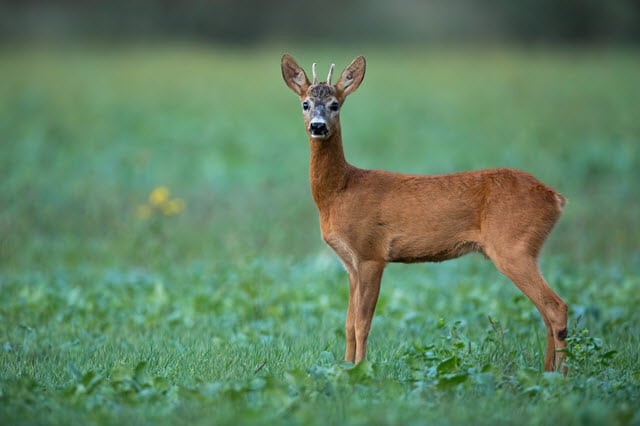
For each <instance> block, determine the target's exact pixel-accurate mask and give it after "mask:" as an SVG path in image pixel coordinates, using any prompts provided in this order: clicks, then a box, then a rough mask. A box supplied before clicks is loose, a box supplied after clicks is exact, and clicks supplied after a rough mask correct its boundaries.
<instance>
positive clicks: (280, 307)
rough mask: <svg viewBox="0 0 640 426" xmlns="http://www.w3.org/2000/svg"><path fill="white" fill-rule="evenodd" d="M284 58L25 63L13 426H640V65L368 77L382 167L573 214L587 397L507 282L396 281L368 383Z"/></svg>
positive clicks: (149, 51)
mask: <svg viewBox="0 0 640 426" xmlns="http://www.w3.org/2000/svg"><path fill="white" fill-rule="evenodd" d="M281 53H282V52H280V51H276V50H273V49H262V50H256V51H244V52H242V53H239V52H238V51H233V52H232V51H217V50H209V49H204V48H194V47H188V48H187V47H185V46H174V47H162V48H145V49H142V48H128V49H122V48H108V49H102V50H83V49H71V50H69V49H49V50H40V49H25V50H22V51H16V50H10V49H7V48H5V49H4V50H2V51H1V52H0V68H1V69H2V70H3V78H2V79H1V80H0V98H1V99H2V102H0V139H1V141H0V154H1V155H0V176H1V178H2V180H1V183H0V206H2V208H1V209H0V324H2V326H0V423H2V424H123V423H124V424H165V423H166V424H175V423H178V422H184V423H188V424H262V423H271V424H273V423H277V424H327V423H329V424H389V423H393V424H405V423H406V424H428V423H435V424H459V423H463V424H464V423H473V424H492V425H494V424H512V423H518V424H554V423H555V424H567V425H578V424H580V425H582V424H622V425H624V424H640V410H639V409H638V406H637V401H638V400H639V399H640V367H639V365H640V363H639V360H640V329H639V328H638V324H639V323H640V317H639V313H638V310H637V306H638V305H639V304H640V292H638V286H639V284H640V251H639V250H638V241H640V229H639V228H638V226H637V225H638V218H639V217H640V202H639V200H640V193H639V190H638V185H637V182H639V181H640V140H639V139H640V121H639V120H638V119H637V118H638V116H640V107H639V105H638V102H637V100H638V99H639V98H640V92H639V90H640V89H639V88H640V73H639V72H638V70H639V69H640V56H638V54H637V53H636V52H633V51H602V50H601V51H566V50H532V51H510V50H496V51H486V50H485V51H482V52H471V51H455V52H452V51H446V52H444V51H429V50H418V49H409V48H408V49H404V50H393V51H391V50H383V49H380V50H376V49H369V50H367V49H365V50H364V51H359V52H352V51H351V50H349V49H342V50H340V49H332V50H331V51H329V50H323V49H313V50H312V49H309V50H308V51H305V53H302V54H299V53H298V52H295V51H293V52H291V53H293V54H295V56H296V58H297V59H299V60H300V63H301V64H305V66H308V65H309V64H310V63H311V62H312V61H318V63H319V67H320V69H322V68H323V67H325V68H326V67H327V66H328V65H329V62H330V61H336V62H338V68H342V67H343V66H344V65H346V64H347V63H348V62H349V61H350V60H351V59H352V58H353V56H355V53H364V54H365V55H366V56H367V59H368V65H369V68H368V71H367V76H366V78H365V81H364V83H363V86H362V87H361V88H360V89H359V91H358V93H357V94H356V95H354V96H353V97H352V98H350V99H349V101H348V102H347V104H346V105H345V107H344V109H343V112H342V115H343V117H342V122H343V135H344V138H345V149H346V155H347V158H348V159H349V160H350V161H351V162H352V163H354V164H356V165H358V166H361V167H370V168H386V169H390V170H395V171H406V172H415V173H445V172H452V171H458V170H464V169H477V168H485V167H497V166H507V167H517V168H522V169H525V170H528V171H530V172H532V173H533V174H534V175H536V176H538V177H539V178H540V179H541V180H542V181H544V182H545V183H548V184H549V185H551V186H553V187H555V188H556V189H558V190H559V191H561V192H562V193H563V194H564V195H566V196H567V198H568V199H569V204H568V206H567V208H566V211H565V214H564V216H563V218H562V219H561V221H560V223H559V224H558V226H557V228H556V230H555V231H554V233H553V234H552V237H551V238H550V240H549V242H548V245H547V247H546V249H545V252H544V253H543V256H542V258H543V261H542V268H543V270H544V272H545V276H546V277H547V279H548V281H549V282H550V283H552V285H553V287H554V288H555V289H556V290H557V291H558V293H559V294H560V295H561V296H562V297H563V298H564V299H565V300H566V301H567V302H568V303H569V305H570V310H571V311H570V323H571V329H570V337H569V344H568V350H567V356H568V370H569V371H568V375H567V376H566V377H564V376H562V375H560V374H557V373H543V372H542V357H543V353H544V343H545V336H544V328H543V325H542V323H541V322H540V319H539V316H538V314H537V312H536V311H535V308H534V307H533V305H531V303H530V302H529V301H528V300H526V299H525V298H524V296H522V295H521V293H519V292H518V291H517V289H515V288H514V286H513V285H511V284H510V283H509V281H508V280H507V279H506V278H504V277H502V276H500V275H499V274H498V273H497V272H496V271H495V269H494V268H493V266H492V265H491V264H490V263H488V262H486V261H485V260H483V259H482V258H481V257H480V256H468V257H466V258H463V259H459V260H455V261H451V262H447V263H443V264H437V265H433V264H427V265H410V266H407V265H391V266H390V267H389V268H388V269H387V271H386V273H385V277H384V279H383V285H382V291H381V296H380V301H379V304H378V308H377V313H376V317H375V319H374V324H373V330H372V334H371V337H370V344H369V354H368V357H369V358H368V361H367V362H365V363H362V364H360V365H358V366H355V367H354V366H352V365H346V364H344V363H343V362H342V361H341V358H342V354H343V350H344V330H343V327H344V324H343V322H344V316H345V309H346V302H347V284H346V276H345V274H344V271H343V270H342V268H341V266H340V264H339V262H338V261H337V259H336V258H335V256H334V255H333V254H332V253H331V252H330V251H329V250H328V249H327V248H325V247H324V246H323V244H322V242H321V241H320V236H319V231H318V225H317V214H316V211H315V206H314V205H313V202H312V199H311V197H310V195H309V190H308V182H307V159H308V147H307V142H306V139H305V136H304V133H303V129H302V121H301V118H300V113H299V105H298V104H297V100H296V98H295V97H294V96H293V95H292V94H291V93H290V91H289V90H288V89H287V88H286V87H285V86H284V83H283V82H282V79H281V76H280V70H279V59H280V54H281Z"/></svg>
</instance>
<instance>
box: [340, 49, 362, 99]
mask: <svg viewBox="0 0 640 426" xmlns="http://www.w3.org/2000/svg"><path fill="white" fill-rule="evenodd" d="M366 66H367V63H366V61H365V59H364V56H358V57H357V58H355V59H354V60H353V62H351V64H350V65H349V66H348V67H347V68H345V70H344V71H342V75H340V78H339V79H338V82H337V83H336V90H337V91H338V94H339V95H340V96H341V97H342V98H346V97H347V95H349V94H351V93H353V92H355V90H356V89H357V88H358V86H360V83H362V80H363V79H364V71H365V68H366Z"/></svg>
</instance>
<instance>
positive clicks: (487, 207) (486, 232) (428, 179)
mask: <svg viewBox="0 0 640 426" xmlns="http://www.w3.org/2000/svg"><path fill="white" fill-rule="evenodd" d="M334 67H335V64H332V65H331V67H330V69H329V74H328V76H327V81H326V82H318V78H317V75H316V64H315V63H314V64H313V66H312V81H309V79H308V77H307V74H306V73H305V71H304V70H303V69H302V68H301V67H300V66H299V65H298V64H297V62H296V61H295V60H294V59H293V57H291V56H290V55H288V54H284V55H283V56H282V58H281V68H282V77H283V78H284V81H285V83H286V85H287V86H288V87H289V88H290V89H291V90H293V92H294V93H295V94H296V95H298V97H299V99H300V103H301V105H302V115H303V118H304V125H305V129H306V133H307V136H308V140H309V147H310V157H309V181H310V187H311V194H312V196H313V200H314V201H315V204H316V207H317V209H318V212H319V218H320V230H321V234H322V238H323V239H324V241H325V242H326V244H327V245H328V246H329V247H330V248H331V249H333V251H334V252H335V253H336V255H337V256H338V257H339V258H340V260H341V261H342V264H343V265H344V268H345V269H346V272H347V275H348V277H349V302H348V306H347V313H346V321H345V337H346V350H345V355H344V360H345V361H346V362H349V363H355V364H357V363H360V362H361V361H363V360H364V359H365V358H366V351H367V339H368V337H369V332H370V330H371V323H372V320H373V316H374V312H375V308H376V304H377V301H378V296H379V293H380V283H381V280H382V275H383V271H384V269H385V267H386V265H387V264H388V263H393V262H396V263H415V262H441V261H445V260H449V259H454V258H457V257H460V256H462V255H465V254H468V253H472V252H479V253H481V254H482V255H484V257H485V258H488V259H489V260H491V261H492V262H493V264H494V265H495V267H496V268H497V269H498V271H499V272H501V273H502V274H504V275H505V276H506V277H508V278H509V279H510V280H511V281H512V282H513V283H514V284H515V285H516V287H517V288H518V289H520V290H521V291H522V293H524V294H525V295H526V296H527V297H528V298H529V300H530V301H531V302H532V303H533V304H534V305H535V307H536V308H537V310H538V312H539V313H540V316H541V317H542V321H543V322H544V325H545V326H546V332H547V335H546V337H547V341H546V352H545V357H544V370H545V371H554V370H556V371H564V372H565V374H566V367H563V366H564V353H563V350H564V349H565V347H566V342H565V339H566V338H567V309H568V307H567V304H566V303H565V302H564V301H563V300H562V299H561V298H560V297H559V296H558V295H557V294H556V293H555V292H554V291H553V290H552V289H551V287H549V285H548V283H547V281H545V279H544V277H543V276H542V274H541V272H540V269H539V266H538V255H539V253H540V250H541V248H542V245H543V243H544V242H545V239H546V238H547V236H548V235H549V233H550V232H551V230H552V228H553V227H554V225H555V223H556V222H557V220H558V218H559V217H560V215H561V213H562V210H563V207H564V206H565V203H566V199H565V197H563V196H562V195H561V194H560V193H558V192H556V191H555V190H554V189H552V188H550V187H548V186H546V185H545V184H543V183H542V182H540V181H539V180H538V179H536V178H535V177H533V176H532V175H531V174H529V173H526V172H524V171H521V170H517V169H509V168H496V169H486V170H478V171H463V172H458V173H451V174H442V175H418V174H401V173H394V172H389V171H384V170H365V169H361V168H358V167H355V166H353V165H351V164H350V163H349V162H347V160H346V159H345V155H344V150H343V145H342V133H341V127H340V111H341V108H342V106H343V105H344V102H345V99H346V98H347V96H349V95H351V94H352V93H353V92H355V91H356V89H358V87H359V86H360V84H361V83H362V80H363V79H364V74H365V68H366V61H365V58H364V56H358V57H356V58H355V59H354V60H353V61H352V62H351V64H349V65H348V66H347V67H346V68H345V69H344V71H343V72H342V74H341V75H340V77H339V78H338V80H337V82H336V83H335V84H332V83H331V79H332V74H333V71H334Z"/></svg>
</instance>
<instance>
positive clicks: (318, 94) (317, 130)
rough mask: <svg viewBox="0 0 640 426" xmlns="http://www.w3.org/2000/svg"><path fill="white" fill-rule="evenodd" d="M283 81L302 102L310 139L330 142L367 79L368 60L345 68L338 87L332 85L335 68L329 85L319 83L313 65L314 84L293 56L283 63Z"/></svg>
mask: <svg viewBox="0 0 640 426" xmlns="http://www.w3.org/2000/svg"><path fill="white" fill-rule="evenodd" d="M281 65H282V77H283V78H284V81H285V83H287V86H289V87H290V88H291V90H293V91H294V92H295V93H296V94H297V95H298V96H299V97H300V101H301V102H302V114H303V116H304V123H305V127H306V129H307V133H308V134H309V137H310V138H312V139H318V140H323V139H328V138H330V137H331V136H332V135H333V134H336V133H337V132H338V130H339V129H340V107H341V106H342V104H343V103H344V100H345V99H346V97H347V96H348V95H349V94H351V93H353V92H354V91H355V90H356V89H357V88H358V86H360V83H362V79H363V78H364V71H365V68H366V63H365V59H364V56H358V57H357V58H356V59H354V60H353V62H351V64H350V65H349V66H348V67H347V68H345V70H344V71H343V72H342V74H341V75H340V78H339V79H338V81H337V82H336V84H335V85H332V84H331V76H332V74H333V68H334V65H333V64H332V65H331V68H329V74H328V76H327V81H326V82H324V83H318V77H317V75H316V64H313V67H312V72H313V80H312V82H309V79H308V78H307V74H306V73H305V72H304V70H303V69H302V68H301V67H300V66H299V65H298V64H297V62H296V61H295V59H293V58H292V57H291V56H290V55H287V54H285V55H283V56H282V60H281Z"/></svg>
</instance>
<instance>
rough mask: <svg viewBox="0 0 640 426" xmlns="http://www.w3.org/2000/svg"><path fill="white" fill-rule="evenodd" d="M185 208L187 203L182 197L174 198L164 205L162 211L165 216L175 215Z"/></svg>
mask: <svg viewBox="0 0 640 426" xmlns="http://www.w3.org/2000/svg"><path fill="white" fill-rule="evenodd" d="M184 208H185V203H184V200H182V198H173V199H171V200H169V201H167V202H166V203H165V204H163V205H162V213H164V215H165V216H175V215H178V214H180V213H182V211H183V210H184Z"/></svg>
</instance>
